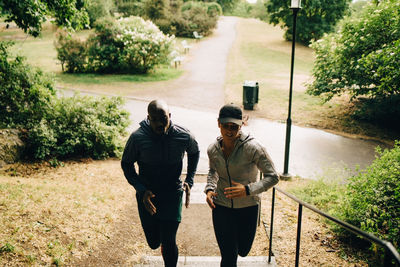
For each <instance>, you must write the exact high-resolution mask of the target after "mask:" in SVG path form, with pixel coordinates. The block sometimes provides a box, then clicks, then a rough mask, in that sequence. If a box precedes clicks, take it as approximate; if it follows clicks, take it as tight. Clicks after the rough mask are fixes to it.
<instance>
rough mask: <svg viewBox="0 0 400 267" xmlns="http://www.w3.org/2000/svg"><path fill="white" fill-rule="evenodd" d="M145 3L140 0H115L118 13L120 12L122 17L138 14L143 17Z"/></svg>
mask: <svg viewBox="0 0 400 267" xmlns="http://www.w3.org/2000/svg"><path fill="white" fill-rule="evenodd" d="M144 5H145V3H144V1H141V0H117V1H116V6H117V11H118V13H121V14H122V15H123V16H124V17H129V16H139V17H144V16H145V15H146V9H145V7H144Z"/></svg>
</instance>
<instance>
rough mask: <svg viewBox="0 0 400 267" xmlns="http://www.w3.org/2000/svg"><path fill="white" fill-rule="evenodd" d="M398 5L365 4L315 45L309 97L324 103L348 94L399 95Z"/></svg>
mask: <svg viewBox="0 0 400 267" xmlns="http://www.w3.org/2000/svg"><path fill="white" fill-rule="evenodd" d="M399 29H400V2H398V1H395V0H388V1H382V2H381V3H379V4H378V5H376V4H372V3H371V4H368V5H367V6H366V7H365V8H364V10H363V11H362V13H361V14H360V15H359V16H355V17H350V18H347V19H346V20H345V21H344V22H343V24H342V25H341V27H340V29H339V31H338V32H337V33H334V34H329V35H326V36H324V38H323V39H321V40H319V41H318V42H314V43H313V44H312V47H313V48H314V49H315V53H316V61H315V66H314V70H313V75H314V77H315V81H314V82H313V83H312V84H310V85H309V86H308V93H309V94H312V95H322V96H323V97H324V98H325V99H326V100H329V99H331V98H332V97H333V96H334V95H340V94H342V93H344V92H348V93H349V94H350V95H351V96H352V97H353V99H354V98H355V97H357V96H360V95H364V96H367V97H374V98H376V97H388V96H393V95H396V94H399V92H400V83H399V79H400V30H399Z"/></svg>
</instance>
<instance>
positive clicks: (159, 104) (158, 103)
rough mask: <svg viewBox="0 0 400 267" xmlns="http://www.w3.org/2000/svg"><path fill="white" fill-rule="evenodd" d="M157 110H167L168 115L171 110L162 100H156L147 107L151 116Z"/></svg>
mask: <svg viewBox="0 0 400 267" xmlns="http://www.w3.org/2000/svg"><path fill="white" fill-rule="evenodd" d="M157 110H165V112H166V113H167V114H169V108H168V105H167V102H165V101H164V100H161V99H156V100H153V101H151V102H150V103H149V105H148V106H147V113H148V114H150V113H151V112H154V111H157Z"/></svg>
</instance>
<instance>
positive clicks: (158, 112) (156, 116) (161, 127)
mask: <svg viewBox="0 0 400 267" xmlns="http://www.w3.org/2000/svg"><path fill="white" fill-rule="evenodd" d="M147 118H148V119H149V121H150V127H151V129H152V130H153V132H154V133H156V134H158V135H162V134H165V133H166V132H167V130H168V128H169V125H170V118H171V114H170V113H168V111H166V110H164V109H155V110H152V111H151V112H150V113H149V115H148V116H147Z"/></svg>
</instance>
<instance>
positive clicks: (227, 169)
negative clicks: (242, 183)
mask: <svg viewBox="0 0 400 267" xmlns="http://www.w3.org/2000/svg"><path fill="white" fill-rule="evenodd" d="M225 166H226V173H227V174H228V178H229V186H230V187H232V180H231V175H230V174H229V166H228V159H225ZM231 208H232V209H233V199H231Z"/></svg>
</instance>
